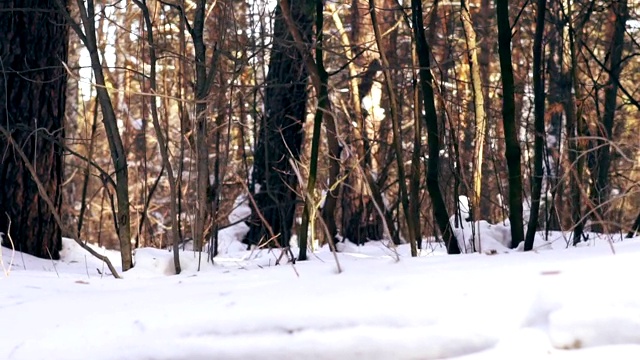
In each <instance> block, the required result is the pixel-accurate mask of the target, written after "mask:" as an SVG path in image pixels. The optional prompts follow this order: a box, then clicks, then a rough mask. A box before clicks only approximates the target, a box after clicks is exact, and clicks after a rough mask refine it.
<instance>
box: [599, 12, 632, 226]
mask: <svg viewBox="0 0 640 360" xmlns="http://www.w3.org/2000/svg"><path fill="white" fill-rule="evenodd" d="M610 11H611V17H612V23H613V31H612V34H611V42H610V48H609V52H608V55H610V56H609V71H607V73H608V74H609V79H608V81H607V84H606V86H605V91H604V116H603V119H602V124H598V125H599V126H598V133H597V134H598V139H597V140H596V147H597V148H596V150H595V153H596V154H595V155H596V161H595V167H594V168H592V169H591V174H592V177H593V182H592V184H593V185H592V189H591V202H592V204H593V207H594V209H595V211H594V214H595V215H596V219H594V220H595V221H594V222H593V225H592V228H591V229H592V231H594V232H602V231H603V230H604V229H606V226H604V224H603V221H604V215H605V213H606V211H605V209H606V208H608V206H607V200H608V199H609V195H610V193H611V189H609V167H610V164H611V145H610V144H609V142H610V141H611V140H612V130H613V120H614V117H615V113H616V106H617V101H616V99H617V97H618V79H619V77H620V72H621V71H622V50H623V45H624V32H625V26H626V22H627V17H628V11H627V1H626V0H620V1H614V2H613V3H612V4H611V9H610Z"/></svg>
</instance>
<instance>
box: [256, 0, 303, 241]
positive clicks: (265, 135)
mask: <svg viewBox="0 0 640 360" xmlns="http://www.w3.org/2000/svg"><path fill="white" fill-rule="evenodd" d="M307 5H308V4H307ZM305 6H306V5H305V2H304V1H295V2H292V3H291V18H292V20H293V22H294V23H295V24H296V26H297V27H298V30H299V32H300V34H301V35H302V37H303V40H304V41H305V45H307V44H310V42H311V37H312V25H313V19H312V18H311V17H309V16H308V14H307V12H306V11H305V9H304V7H305ZM275 15H276V17H275V21H274V33H273V48H272V49H271V58H270V59H269V73H268V74H267V79H266V85H267V89H266V99H265V114H264V115H263V118H262V119H261V120H262V121H261V124H260V128H259V132H258V139H257V143H256V149H255V152H254V164H253V174H252V176H253V177H252V181H253V182H254V184H255V185H256V189H255V194H254V198H255V202H256V205H257V208H254V209H253V210H252V215H251V218H250V220H249V232H248V233H247V235H246V237H245V239H244V241H245V243H247V244H254V245H257V244H261V243H266V242H267V241H270V240H277V242H278V245H279V246H282V247H286V246H288V244H289V239H290V237H291V226H292V225H293V217H294V214H295V208H296V201H297V195H296V192H295V191H296V190H297V186H298V179H297V177H296V174H295V172H294V170H293V168H292V165H291V162H290V159H294V160H295V161H298V160H299V158H300V147H301V144H302V138H303V129H302V123H303V121H304V119H305V115H306V111H305V110H306V103H307V80H308V74H307V69H306V67H305V64H304V58H303V55H302V54H301V53H300V52H299V51H298V50H297V48H296V47H295V46H293V45H292V44H293V37H292V35H291V33H290V32H289V30H288V29H287V24H286V22H285V19H284V16H283V14H282V9H281V7H280V6H279V5H278V6H277V7H276V13H275ZM259 214H261V215H262V217H263V218H264V221H266V222H267V224H263V223H262V221H263V220H262V219H261V216H260V215H259ZM267 225H268V226H267ZM269 227H270V228H271V230H272V231H273V234H270V232H269V231H267V229H268V228H269ZM272 236H276V239H271V237H272ZM271 244H272V245H275V244H274V243H271Z"/></svg>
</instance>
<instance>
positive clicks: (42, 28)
mask: <svg viewBox="0 0 640 360" xmlns="http://www.w3.org/2000/svg"><path fill="white" fill-rule="evenodd" d="M0 57H1V62H0V125H2V126H3V127H5V128H6V129H7V130H8V131H9V132H10V133H11V136H12V137H13V138H14V140H15V141H16V142H17V143H18V144H19V145H20V148H21V149H22V150H23V151H24V152H25V154H26V155H27V156H28V158H29V159H30V161H31V162H32V163H33V166H34V168H35V170H36V172H37V175H38V177H39V179H40V181H42V183H43V184H44V186H45V187H46V191H47V192H48V195H49V196H50V197H51V199H52V200H53V202H54V205H55V207H56V209H50V208H49V207H48V206H47V205H46V203H45V201H44V200H43V199H42V198H41V196H40V195H39V193H38V188H37V186H36V183H35V182H34V181H33V178H32V177H31V174H30V173H29V171H28V170H27V168H26V167H25V164H24V162H23V161H22V160H21V159H20V156H18V154H17V153H16V152H15V151H14V150H13V148H12V147H11V146H10V145H9V142H8V141H7V139H4V138H3V137H2V136H0V232H3V233H5V234H9V235H10V237H8V236H5V237H4V242H3V245H9V238H10V239H11V240H12V241H13V244H14V246H15V248H16V250H19V251H23V252H26V253H29V254H32V255H35V256H38V257H42V258H53V259H59V257H60V255H59V251H60V249H61V230H60V228H59V227H58V225H57V224H56V221H55V218H54V217H53V215H52V210H53V211H56V212H57V211H59V210H60V204H61V200H62V197H61V192H60V186H61V183H62V165H63V161H62V148H61V146H59V143H57V141H59V142H61V141H62V140H63V138H64V129H63V119H64V114H65V89H66V82H67V75H66V71H65V69H64V67H63V66H62V62H63V61H66V58H67V26H66V25H65V18H64V16H63V15H62V13H61V12H60V11H58V7H57V5H56V3H55V2H54V1H49V0H20V1H2V2H0Z"/></svg>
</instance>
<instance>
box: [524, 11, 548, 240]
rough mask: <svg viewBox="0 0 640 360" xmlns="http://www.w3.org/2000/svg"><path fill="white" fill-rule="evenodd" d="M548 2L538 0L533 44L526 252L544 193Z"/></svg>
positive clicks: (533, 232)
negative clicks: (544, 69)
mask: <svg viewBox="0 0 640 360" xmlns="http://www.w3.org/2000/svg"><path fill="white" fill-rule="evenodd" d="M546 7H547V0H538V9H537V12H538V13H537V16H536V33H535V39H534V42H533V93H534V96H535V98H534V107H535V108H534V112H535V120H534V122H535V125H534V127H535V134H534V135H535V140H534V155H533V179H532V182H531V213H530V214H529V227H528V228H527V234H526V238H525V243H524V249H525V251H528V250H532V249H533V240H534V238H535V235H536V230H537V229H538V212H539V210H540V193H541V192H542V177H543V174H544V173H543V169H542V157H543V156H544V154H543V152H544V138H543V136H544V131H545V129H544V77H543V76H542V38H543V35H544V14H545V12H546Z"/></svg>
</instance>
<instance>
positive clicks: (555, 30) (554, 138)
mask: <svg viewBox="0 0 640 360" xmlns="http://www.w3.org/2000/svg"><path fill="white" fill-rule="evenodd" d="M549 9H550V11H549V22H550V23H551V29H550V31H549V32H548V33H547V39H548V45H547V46H548V48H549V56H548V57H547V72H548V77H549V89H548V91H547V104H548V113H549V128H548V131H547V133H548V135H549V136H547V142H546V151H547V158H546V161H545V166H546V170H547V179H548V182H549V189H550V193H551V201H550V203H548V207H547V208H546V218H547V219H546V231H547V234H548V232H549V231H556V230H560V229H561V224H562V218H561V214H563V211H562V210H563V209H564V208H566V205H565V204H564V203H563V201H562V195H563V188H564V183H563V182H562V181H560V179H562V177H563V173H564V172H563V168H562V167H561V166H560V165H561V162H562V158H561V153H560V150H561V147H562V146H561V144H562V142H563V140H562V118H563V114H564V110H563V109H564V105H563V104H564V101H565V99H566V97H568V96H569V95H567V94H571V82H570V80H569V79H568V78H567V76H565V74H564V73H563V71H562V63H563V61H564V53H563V39H562V31H563V30H562V29H563V28H564V27H565V24H564V21H563V20H562V19H561V15H560V14H561V10H560V9H559V4H558V3H557V2H556V1H551V2H550V4H549ZM564 218H566V216H565V217H564Z"/></svg>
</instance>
